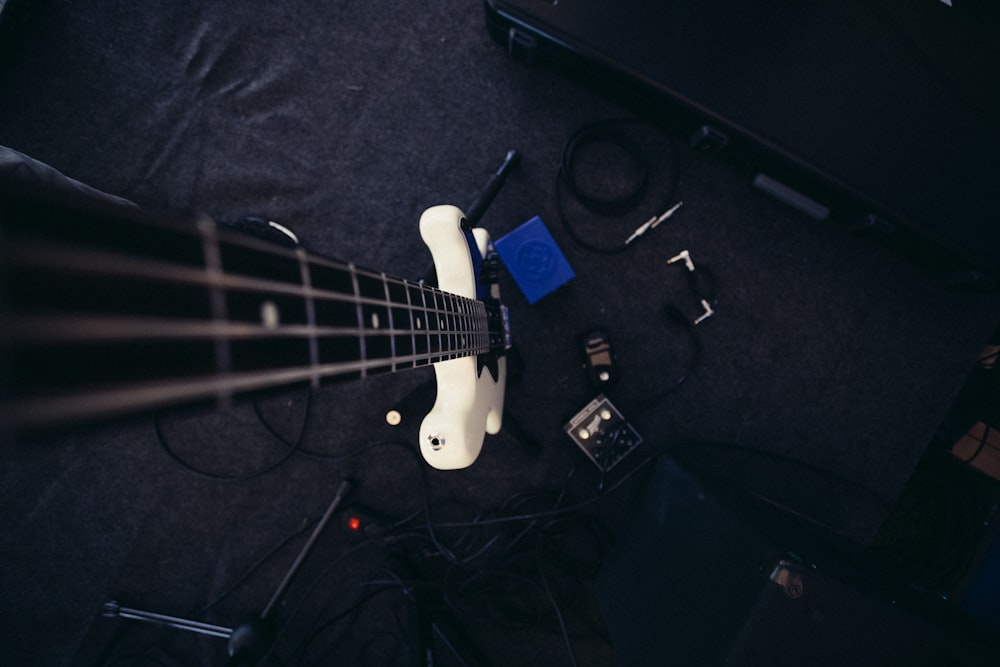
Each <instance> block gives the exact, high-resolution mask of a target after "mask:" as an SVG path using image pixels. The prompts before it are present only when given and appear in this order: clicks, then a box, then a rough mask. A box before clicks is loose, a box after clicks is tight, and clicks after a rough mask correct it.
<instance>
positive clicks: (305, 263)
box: [295, 248, 320, 389]
mask: <svg viewBox="0 0 1000 667" xmlns="http://www.w3.org/2000/svg"><path fill="white" fill-rule="evenodd" d="M295 254H296V255H298V258H299V275H300V277H301V279H302V288H303V289H302V291H303V295H304V299H305V308H306V324H307V325H308V327H309V365H310V366H312V367H313V368H318V367H319V342H318V341H317V340H316V336H317V333H318V331H317V330H318V325H317V323H316V304H315V302H314V301H313V298H312V289H311V288H312V273H311V272H310V270H309V256H308V255H307V254H306V252H305V250H302V249H301V248H298V249H297V251H296V253H295ZM319 380H320V377H319V374H318V373H317V374H314V375H313V376H312V378H311V381H310V385H311V386H312V388H313V389H317V388H318V387H319Z"/></svg>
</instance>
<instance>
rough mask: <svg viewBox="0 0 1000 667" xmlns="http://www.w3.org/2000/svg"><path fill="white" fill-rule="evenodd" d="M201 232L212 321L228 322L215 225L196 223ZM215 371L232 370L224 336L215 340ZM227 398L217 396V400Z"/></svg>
mask: <svg viewBox="0 0 1000 667" xmlns="http://www.w3.org/2000/svg"><path fill="white" fill-rule="evenodd" d="M197 227H198V230H199V231H200V232H201V239H202V250H203V252H204V261H205V278H206V279H207V280H208V282H209V304H210V305H211V308H212V319H213V321H215V322H216V323H224V322H226V321H228V319H229V318H228V315H227V313H228V311H227V308H226V295H225V292H223V288H222V285H221V280H220V278H221V276H223V275H224V274H223V271H222V254H221V252H220V249H219V239H218V237H217V236H216V234H215V231H216V227H215V224H214V223H212V222H211V221H209V220H207V219H203V220H199V221H198V222H197ZM214 342H215V370H216V372H218V373H219V374H220V375H226V374H227V373H229V372H230V371H231V370H232V368H233V351H232V346H231V343H230V340H229V339H228V338H226V337H224V336H218V337H216V338H215V341H214ZM226 398H227V397H226V396H224V395H221V394H220V395H219V400H220V401H222V400H225V399H226Z"/></svg>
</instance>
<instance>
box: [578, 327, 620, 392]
mask: <svg viewBox="0 0 1000 667" xmlns="http://www.w3.org/2000/svg"><path fill="white" fill-rule="evenodd" d="M580 349H581V350H582V352H583V366H584V368H586V369H587V381H588V382H589V383H590V386H591V387H593V388H594V389H596V390H598V391H600V390H601V389H603V388H604V387H605V386H607V385H610V384H614V382H615V381H616V380H617V379H618V372H617V371H616V370H615V357H614V354H613V353H612V351H611V341H610V340H609V339H608V334H607V333H606V332H604V331H600V330H598V331H591V332H590V333H588V334H586V335H584V336H583V337H581V339H580Z"/></svg>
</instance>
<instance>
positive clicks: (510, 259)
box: [493, 215, 576, 304]
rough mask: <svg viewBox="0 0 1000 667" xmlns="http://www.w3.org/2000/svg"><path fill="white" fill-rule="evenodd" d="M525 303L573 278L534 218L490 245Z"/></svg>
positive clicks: (538, 297)
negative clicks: (518, 289) (525, 298)
mask: <svg viewBox="0 0 1000 667" xmlns="http://www.w3.org/2000/svg"><path fill="white" fill-rule="evenodd" d="M493 247H494V248H496V251H497V254H498V255H500V259H501V260H503V263H504V266H506V267H507V270H508V271H509V272H510V275H511V276H512V277H513V278H514V282H516V283H517V286H518V287H520V288H521V291H522V292H524V296H525V297H527V299H528V303H532V304H533V303H535V302H536V301H538V300H539V299H541V298H542V297H544V296H545V295H547V294H549V293H551V292H553V291H555V290H556V289H558V288H559V287H561V286H563V285H565V284H566V283H568V282H569V281H570V280H572V279H573V278H574V277H576V274H575V273H574V272H573V267H571V266H570V265H569V262H568V261H567V260H566V257H565V256H564V255H563V254H562V251H561V250H560V249H559V246H557V245H556V242H555V239H553V238H552V234H550V233H549V230H548V229H547V228H546V227H545V223H544V222H542V219H541V218H539V217H538V216H537V215H536V216H535V217H534V218H532V219H531V220H528V221H527V222H526V223H524V224H523V225H521V226H520V227H518V228H517V229H515V230H514V231H512V232H510V233H509V234H506V235H504V236H502V237H500V238H499V239H497V240H496V241H495V242H494V243H493Z"/></svg>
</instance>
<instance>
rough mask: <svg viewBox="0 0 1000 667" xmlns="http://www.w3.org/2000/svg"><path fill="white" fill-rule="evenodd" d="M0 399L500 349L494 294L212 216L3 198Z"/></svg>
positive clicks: (77, 412) (192, 391) (214, 382)
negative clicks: (236, 227)
mask: <svg viewBox="0 0 1000 667" xmlns="http://www.w3.org/2000/svg"><path fill="white" fill-rule="evenodd" d="M0 215H2V218H0V281H2V282H0V293H2V295H3V299H4V300H3V302H2V306H0V308H2V310H0V318H2V319H0V342H2V344H3V357H2V360H0V361H2V363H3V366H2V367H0V368H2V376H3V383H4V384H3V385H2V386H0V390H2V392H3V394H0V409H2V410H3V411H4V413H5V415H4V417H5V419H6V420H7V421H12V422H14V423H15V424H17V425H29V426H30V425H32V424H35V423H40V422H46V421H49V420H53V419H58V420H76V419H79V418H81V417H101V416H107V415H112V414H116V413H121V412H135V411H140V410H144V409H150V408H154V407H158V406H161V405H166V404H173V403H178V402H188V401H199V400H206V399H208V400H217V401H222V402H224V401H227V400H229V399H230V398H231V397H232V396H234V395H236V394H240V393H243V392H248V391H255V390H259V389H263V388H268V387H274V386H284V385H290V384H296V383H310V384H312V385H316V384H318V383H319V382H320V381H321V380H324V379H328V378H344V379H351V378H361V377H366V376H370V375H376V374H381V373H390V372H395V371H400V370H405V369H410V368H415V367H420V366H426V365H429V364H432V363H436V362H439V361H444V360H447V359H453V358H457V357H461V356H468V355H483V354H488V353H490V352H491V350H495V346H496V345H497V333H496V331H495V327H492V326H491V321H492V320H491V313H490V312H489V308H490V306H489V305H488V304H486V303H484V302H481V301H477V300H474V299H468V298H464V297H460V296H456V295H453V294H448V293H445V292H442V291H440V290H437V289H434V288H431V287H428V286H426V285H423V284H419V283H414V282H409V281H406V280H401V279H398V278H393V277H390V276H387V275H385V274H384V273H379V272H375V271H369V270H366V269H362V268H358V267H356V266H355V265H353V264H351V263H344V262H337V261H333V260H328V259H325V258H322V257H318V256H315V255H311V254H309V253H307V252H305V251H304V250H302V249H301V248H297V247H283V246H281V245H277V244H274V243H270V242H268V241H264V240H260V239H257V238H254V237H252V236H247V235H244V234H240V233H237V232H233V231H231V230H227V229H224V228H220V227H218V226H216V225H215V224H214V223H212V222H211V221H210V220H207V219H204V218H202V219H195V220H193V221H189V223H175V222H173V221H168V220H163V219H159V218H156V217H154V216H149V215H146V214H142V213H139V212H137V211H134V210H129V209H120V208H115V209H103V208H102V209H100V210H84V211H81V210H79V208H77V207H73V208H70V209H67V208H64V207H61V206H57V205H54V204H52V205H46V206H39V205H38V203H37V202H30V203H23V202H19V201H17V200H16V199H14V198H10V197H6V198H5V199H4V201H3V208H2V209H0Z"/></svg>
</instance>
